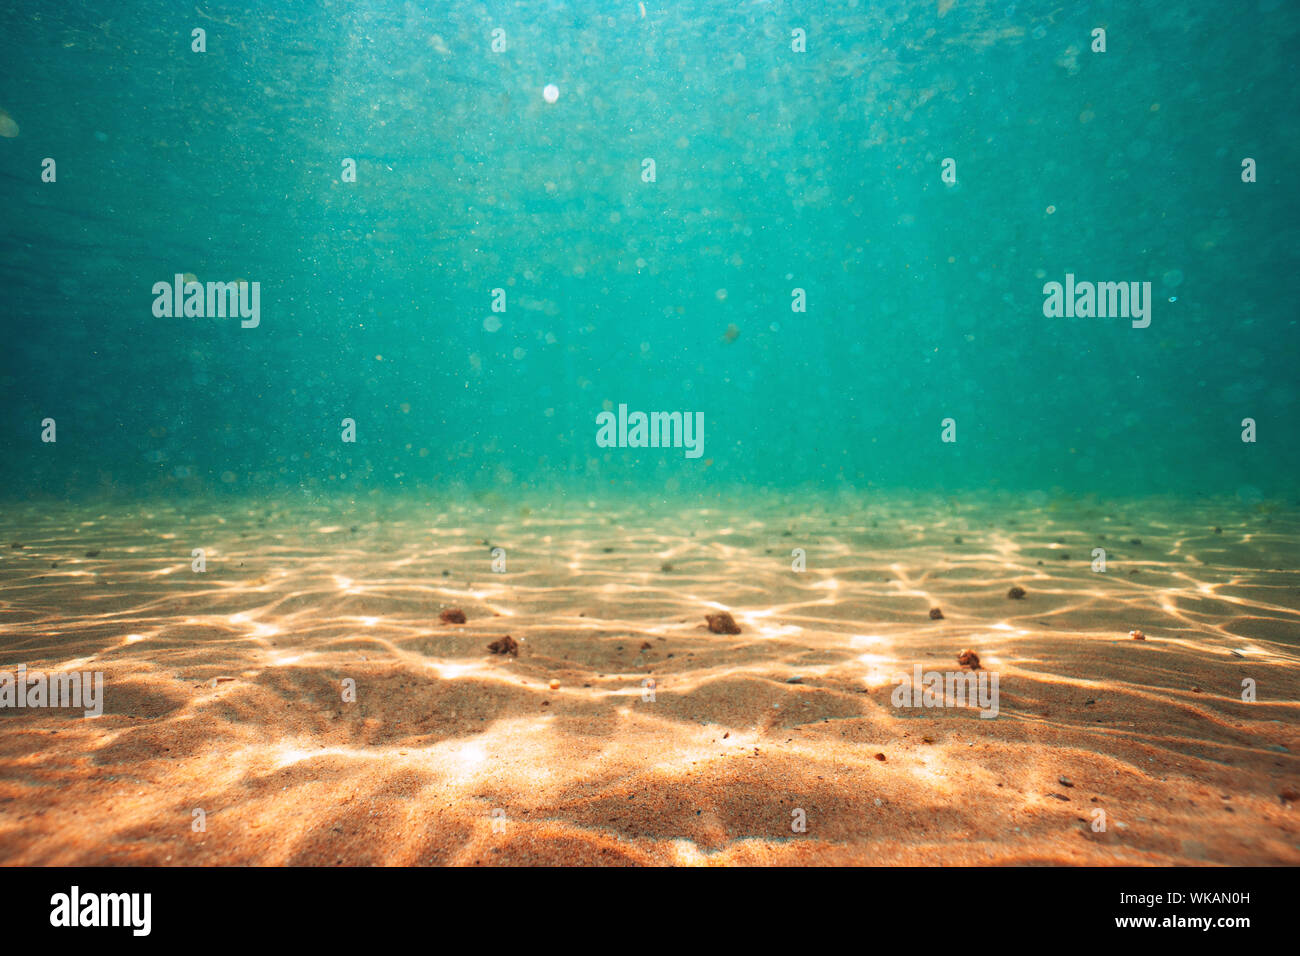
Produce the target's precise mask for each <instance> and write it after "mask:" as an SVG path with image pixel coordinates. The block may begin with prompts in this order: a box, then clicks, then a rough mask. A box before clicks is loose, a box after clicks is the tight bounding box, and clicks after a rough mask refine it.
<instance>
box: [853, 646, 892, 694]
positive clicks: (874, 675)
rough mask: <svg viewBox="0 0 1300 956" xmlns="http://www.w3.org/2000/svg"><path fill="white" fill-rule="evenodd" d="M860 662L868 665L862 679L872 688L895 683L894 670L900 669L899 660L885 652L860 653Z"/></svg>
mask: <svg viewBox="0 0 1300 956" xmlns="http://www.w3.org/2000/svg"><path fill="white" fill-rule="evenodd" d="M858 663H860V664H865V665H866V667H867V672H866V673H865V674H863V675H862V680H863V682H864V683H866V685H867V686H868V687H872V688H874V687H884V686H885V685H886V684H890V683H893V676H894V672H895V671H897V670H898V660H897V659H896V658H893V657H888V656H886V655H884V654H859V655H858Z"/></svg>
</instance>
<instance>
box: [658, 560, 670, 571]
mask: <svg viewBox="0 0 1300 956" xmlns="http://www.w3.org/2000/svg"><path fill="white" fill-rule="evenodd" d="M672 569H673V566H672V564H670V563H669V562H667V561H665V562H664V563H663V564H661V565H659V570H660V571H671V570H672Z"/></svg>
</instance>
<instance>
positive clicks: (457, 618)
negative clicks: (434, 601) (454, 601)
mask: <svg viewBox="0 0 1300 956" xmlns="http://www.w3.org/2000/svg"><path fill="white" fill-rule="evenodd" d="M438 620H440V621H442V623H443V624H464V623H465V621H466V618H465V612H464V611H462V610H461V609H460V608H458V607H449V608H447V609H445V610H444V611H443V612H442V613H441V614H439V615H438Z"/></svg>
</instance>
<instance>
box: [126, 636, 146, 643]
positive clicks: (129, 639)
mask: <svg viewBox="0 0 1300 956" xmlns="http://www.w3.org/2000/svg"><path fill="white" fill-rule="evenodd" d="M143 640H144V635H143V634H128V635H127V636H126V637H124V638H122V643H123V644H134V643H136V642H137V641H143Z"/></svg>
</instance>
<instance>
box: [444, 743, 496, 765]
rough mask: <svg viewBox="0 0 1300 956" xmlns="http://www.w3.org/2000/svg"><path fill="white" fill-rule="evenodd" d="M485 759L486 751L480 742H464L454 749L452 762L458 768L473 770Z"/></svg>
mask: <svg viewBox="0 0 1300 956" xmlns="http://www.w3.org/2000/svg"><path fill="white" fill-rule="evenodd" d="M486 761H487V751H486V750H484V749H483V745H482V744H465V745H464V746H462V747H459V748H457V749H456V751H455V753H454V754H453V756H452V762H453V763H454V764H455V765H456V767H457V769H459V770H473V769H474V768H475V767H478V766H480V765H482V764H483V763H484V762H486Z"/></svg>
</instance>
